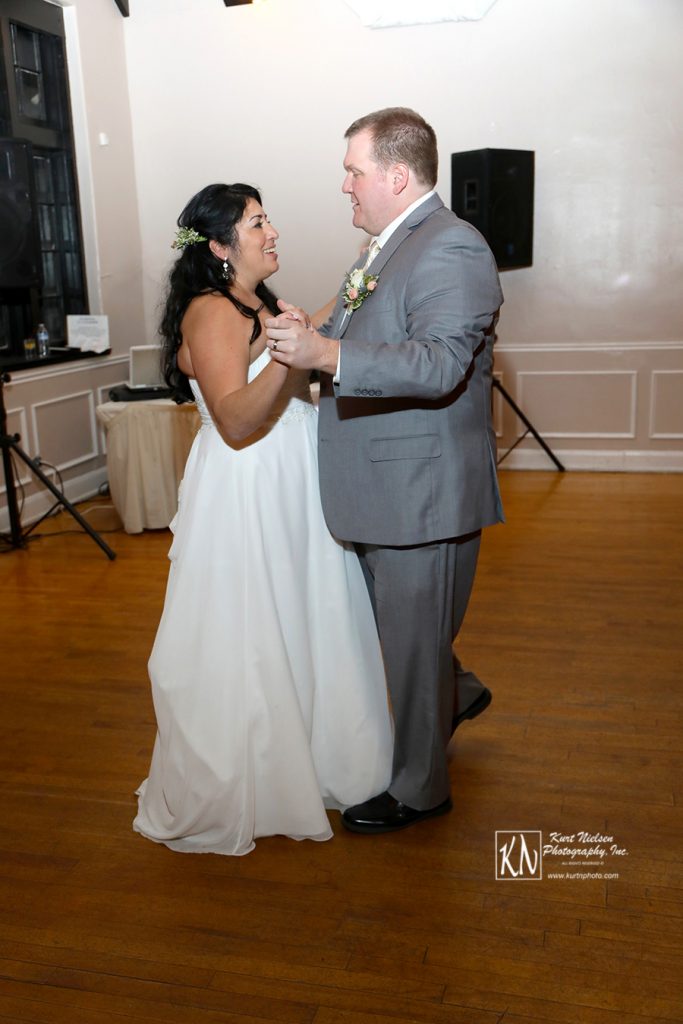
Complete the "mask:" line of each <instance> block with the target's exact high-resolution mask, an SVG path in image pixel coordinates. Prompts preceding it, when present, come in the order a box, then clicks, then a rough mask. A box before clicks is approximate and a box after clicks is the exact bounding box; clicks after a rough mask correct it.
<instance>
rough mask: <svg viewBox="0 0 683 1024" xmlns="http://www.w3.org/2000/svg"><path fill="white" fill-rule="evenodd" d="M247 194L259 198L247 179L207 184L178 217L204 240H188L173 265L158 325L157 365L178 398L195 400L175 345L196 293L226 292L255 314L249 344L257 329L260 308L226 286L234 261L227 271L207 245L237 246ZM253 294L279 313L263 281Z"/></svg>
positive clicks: (247, 313) (182, 225) (241, 308)
mask: <svg viewBox="0 0 683 1024" xmlns="http://www.w3.org/2000/svg"><path fill="white" fill-rule="evenodd" d="M250 199H255V200H256V201H257V203H260V202H261V195H260V193H259V191H258V189H255V188H253V187H252V186H251V185H242V184H239V183H238V184H236V185H207V186H206V188H203V189H202V190H201V192H198V193H197V194H196V195H195V196H193V197H192V199H190V201H189V203H188V204H187V205H186V207H185V209H184V210H183V212H182V213H181V214H180V216H179V217H178V227H180V228H194V230H195V231H196V232H197V233H198V234H200V235H203V236H204V238H205V239H206V241H203V242H195V243H194V245H188V246H187V247H186V248H185V249H183V251H182V252H181V254H180V256H179V257H178V259H177V260H176V262H175V264H174V265H173V267H172V268H171V272H170V274H169V281H168V293H167V296H166V303H165V306H164V312H163V315H162V317H161V323H160V325H159V334H160V335H161V369H162V373H163V377H164V380H165V381H166V384H167V385H168V387H169V388H170V389H171V391H172V393H173V397H174V398H175V400H176V402H187V401H193V395H192V391H191V390H190V385H189V382H188V379H187V377H186V375H185V374H184V373H183V372H182V370H180V369H179V368H178V349H179V348H180V345H181V342H182V340H183V336H182V332H181V330H180V325H181V323H182V319H183V317H184V316H185V313H186V311H187V307H188V306H189V305H190V303H191V302H192V300H193V299H194V298H196V297H197V296H198V295H203V294H206V293H207V292H217V293H219V294H220V295H224V296H225V298H226V299H228V301H229V302H232V304H233V306H235V308H236V309H238V310H239V311H240V313H241V314H242V316H245V317H248V318H249V319H251V320H253V322H254V327H253V330H252V333H251V338H250V344H251V343H252V342H254V341H256V339H257V338H258V337H259V335H260V334H261V321H260V320H259V318H258V310H256V309H252V308H251V306H247V305H245V304H244V303H243V302H240V300H239V299H237V298H235V296H234V295H233V294H232V292H231V291H230V287H231V285H232V283H233V281H234V269H233V267H232V266H231V265H230V263H228V265H227V277H225V276H224V274H223V261H222V260H219V259H218V257H217V256H214V254H213V253H212V252H211V250H210V248H209V242H210V241H211V240H214V241H216V242H219V243H220V244H221V245H229V246H230V248H231V249H234V250H235V251H239V247H238V245H237V225H238V224H239V222H240V221H241V219H242V217H243V215H244V211H245V209H246V206H247V203H248V201H249V200H250ZM256 295H257V296H258V298H259V299H260V300H261V302H263V303H264V304H265V306H266V308H267V309H268V310H270V312H271V313H274V314H275V315H277V313H278V308H277V298H276V296H275V295H274V294H273V292H271V290H270V289H269V288H267V287H266V286H265V284H263V282H261V284H260V285H259V286H258V288H257V289H256Z"/></svg>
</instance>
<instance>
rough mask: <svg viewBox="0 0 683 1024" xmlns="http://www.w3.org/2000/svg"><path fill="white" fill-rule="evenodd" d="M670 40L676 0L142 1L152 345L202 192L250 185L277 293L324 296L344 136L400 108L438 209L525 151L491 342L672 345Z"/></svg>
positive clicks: (677, 262)
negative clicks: (520, 251)
mask: <svg viewBox="0 0 683 1024" xmlns="http://www.w3.org/2000/svg"><path fill="white" fill-rule="evenodd" d="M112 6H113V3H112ZM682 28H683V4H681V3H680V2H678V0H599V2H596V0H552V2H550V3H549V2H548V0H498V2H497V4H495V5H494V7H493V8H492V9H491V11H490V12H489V14H488V15H487V17H486V18H484V19H483V20H482V21H480V22H473V23H445V24H440V25H425V26H416V27H410V28H394V29H380V30H372V29H367V28H364V27H363V26H362V25H361V23H360V21H359V20H358V18H357V17H356V16H355V14H354V13H353V12H352V11H351V9H350V8H349V7H348V6H347V5H346V4H345V3H344V2H343V0H266V2H265V3H261V4H258V5H254V6H243V7H235V8H226V7H225V6H224V5H223V3H222V2H221V0H132V2H131V17H130V18H129V19H126V21H125V23H124V32H125V40H126V51H127V58H128V83H129V90H130V96H131V107H132V120H133V133H134V148H135V162H136V168H137V187H138V202H139V208H140V220H141V234H142V240H143V266H144V296H145V318H146V322H147V329H148V333H150V332H152V331H153V330H154V327H155V324H156V317H157V306H158V301H159V296H160V288H161V281H162V278H163V276H164V274H165V271H166V269H167V267H168V263H169V259H170V257H171V252H170V249H169V246H170V242H171V240H172V238H173V234H174V226H175V218H176V216H177V215H178V213H179V212H180V209H181V208H182V206H183V204H184V202H185V201H186V200H187V199H188V198H189V197H190V195H192V194H193V193H194V192H195V191H196V190H197V189H199V188H200V187H201V186H203V185H204V184H207V183H208V182H210V181H220V180H223V181H234V180H246V181H249V182H252V183H254V184H257V185H259V186H260V187H261V188H262V190H263V192H264V202H265V206H266V209H267V210H268V212H269V214H270V215H271V219H272V220H273V222H274V223H275V225H276V226H277V227H278V229H279V230H280V232H281V241H280V246H279V248H280V251H281V267H282V270H281V271H280V273H279V274H278V276H277V278H275V279H274V280H273V281H272V282H271V284H273V286H274V288H275V290H276V291H278V292H279V293H280V294H282V295H284V296H286V297H287V298H291V299H293V300H295V301H297V302H300V303H303V304H304V305H307V306H309V307H312V306H315V305H316V304H319V303H321V302H322V301H324V300H325V299H326V298H328V297H329V296H330V295H331V294H332V292H333V291H335V290H336V288H337V286H338V283H339V281H340V278H341V275H342V273H343V271H344V269H345V267H346V265H347V264H348V263H349V262H350V261H351V259H352V258H353V256H354V253H355V250H356V247H357V245H358V244H359V241H360V237H359V235H358V233H357V232H355V231H354V230H353V228H352V227H351V226H350V210H349V203H348V200H347V199H346V197H344V196H342V195H341V193H340V191H339V186H340V184H341V177H342V175H341V162H342V158H343V153H344V142H343V137H342V136H343V132H344V129H345V128H346V127H347V125H348V124H349V123H350V121H351V120H353V119H354V118H355V117H357V116H359V115H361V114H364V113H367V112H368V111H370V110H373V109H376V108H378V107H382V106H386V105H398V104H401V105H408V106H412V107H414V108H415V109H417V110H418V111H420V112H421V113H422V114H423V115H424V116H425V117H426V118H427V119H428V120H429V121H430V122H431V123H432V125H433V126H434V128H435V129H436V131H437V135H438V137H439V142H440V155H441V176H440V181H439V187H440V191H441V194H442V197H443V198H444V200H445V201H446V203H447V204H448V203H449V197H450V167H449V164H450V160H449V158H450V154H451V153H452V152H458V151H460V150H467V149H480V148H484V147H499V148H519V149H533V150H535V152H536V213H535V232H534V243H535V260H534V266H533V268H530V269H525V270H518V271H508V272H507V273H505V274H504V275H503V287H504V291H505V296H506V303H505V306H504V309H503V315H502V318H501V323H500V331H499V334H500V341H501V345H505V344H506V343H511V344H516V343H523V344H530V345H534V344H536V343H539V344H551V345H552V344H554V343H571V344H573V345H578V346H580V345H582V344H589V343H593V342H601V343H602V342H610V341H612V342H617V343H622V342H641V341H643V342H646V343H647V342H649V341H659V342H662V341H676V342H680V341H681V340H682V339H683V316H682V314H681V304H680V299H679V297H678V293H679V291H680V277H681V273H680V271H681V262H682V259H681V241H680V240H681V228H682V227H683V224H682V221H683V213H682V208H683V184H682V183H683V146H682V145H681V84H682V82H683V70H682V64H681V60H680V39H681V29H682Z"/></svg>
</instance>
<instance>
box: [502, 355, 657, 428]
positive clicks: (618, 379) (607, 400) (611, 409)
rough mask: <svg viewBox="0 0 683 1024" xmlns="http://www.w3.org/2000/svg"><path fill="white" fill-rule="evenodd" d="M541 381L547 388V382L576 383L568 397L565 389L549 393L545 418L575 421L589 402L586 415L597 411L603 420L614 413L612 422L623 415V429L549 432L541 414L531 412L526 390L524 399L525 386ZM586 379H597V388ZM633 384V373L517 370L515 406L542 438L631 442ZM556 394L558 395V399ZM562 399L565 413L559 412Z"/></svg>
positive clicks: (634, 404) (622, 371) (583, 412)
mask: <svg viewBox="0 0 683 1024" xmlns="http://www.w3.org/2000/svg"><path fill="white" fill-rule="evenodd" d="M541 378H545V379H546V382H547V383H548V384H550V382H551V381H552V382H557V381H560V380H565V381H567V379H568V378H572V379H573V380H574V381H576V386H575V387H574V388H573V389H572V393H571V394H569V393H567V388H566V387H563V388H554V389H553V394H552V395H551V396H550V397H549V401H548V405H547V407H546V409H545V413H546V415H551V416H553V415H554V416H560V417H561V416H562V415H563V413H564V415H565V417H567V418H569V419H572V418H574V419H576V420H577V421H578V420H579V419H580V417H581V416H582V415H585V414H586V411H587V410H586V406H587V403H589V402H590V406H591V408H590V409H589V410H588V411H589V412H593V410H594V409H596V408H598V409H599V410H600V412H601V413H602V415H603V416H604V414H605V413H607V414H608V415H610V414H612V413H614V415H615V418H617V417H619V416H621V415H623V414H624V413H626V416H627V418H628V425H625V426H624V427H623V428H622V429H614V430H597V429H593V430H579V429H575V430H553V429H552V427H551V425H550V424H548V423H544V420H543V415H542V413H541V414H540V415H539V414H538V412H535V411H534V403H533V399H532V400H531V401H529V400H528V399H527V395H528V393H529V392H530V391H531V388H530V387H528V388H527V395H525V387H524V386H525V384H529V383H530V382H532V381H539V380H540V379H541ZM588 378H592V379H594V378H599V379H600V384H599V387H595V386H594V385H595V383H596V382H595V381H594V380H591V382H590V383H589V382H588ZM637 380H638V378H637V374H636V373H635V371H634V370H521V371H520V372H519V373H518V374H517V394H518V396H519V401H518V404H519V406H520V408H521V409H523V411H524V412H525V413H526V415H527V416H528V417H529V419H530V420H531V421H532V423H533V424H534V427H535V428H536V430H538V432H539V434H542V435H543V436H544V437H552V438H562V437H565V438H592V439H594V440H605V439H606V438H629V439H631V438H634V437H635V436H636V432H635V425H636V402H637ZM608 381H611V382H612V383H613V384H614V385H615V386H614V387H613V388H612V394H611V395H610V394H608V393H607V392H608V390H609V384H608ZM582 384H583V386H582ZM591 385H593V386H591ZM622 385H623V390H624V394H623V396H619V395H618V393H617V392H618V390H619V389H620V388H621V387H622ZM558 391H560V392H561V393H560V394H559V395H558ZM565 395H566V403H565V405H566V409H563V407H562V399H563V398H564V397H565ZM620 399H621V402H623V403H625V405H624V408H621V409H620V408H619V407H618V403H619V400H620ZM538 405H539V400H538V392H537V401H536V406H537V407H538ZM523 433H524V431H523V429H519V432H518V436H521V435H522V434H523Z"/></svg>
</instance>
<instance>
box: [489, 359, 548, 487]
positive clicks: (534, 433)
mask: <svg viewBox="0 0 683 1024" xmlns="http://www.w3.org/2000/svg"><path fill="white" fill-rule="evenodd" d="M493 386H494V388H496V389H497V390H498V391H500V393H501V395H502V396H503V398H504V399H505V401H506V402H507V403H508V405H509V406H510V408H511V409H512V410H513V411H514V412H515V413H516V414H517V416H519V418H520V420H521V421H522V423H523V424H524V426H525V427H526V430H525V431H524V433H523V434H522V435H521V437H518V438H517V440H516V441H515V443H514V444H513V445H511V447H510V448H508V450H507V451H506V452H505V453H504V454H503V455H501V457H500V458H499V459H498V465H499V466H500V464H501V462H502V461H503V459H506V458H507V457H508V455H509V454H510V452H511V451H514V449H515V448H516V447H517V445H518V444H520V442H522V441H523V440H524V438H525V437H526V436H527V434H531V435H532V437H535V438H536V440H537V441H538V443H539V444H540V446H541V448H542V449H543V451H544V452H545V453H546V455H548V456H549V457H550V458H551V459H552V460H553V462H554V463H555V465H556V466H557V468H558V470H559V471H560V473H564V471H565V470H564V466H563V465H562V463H561V462H560V460H559V459H558V458H557V456H556V455H555V453H554V452H553V451H552V450H551V449H550V447H549V446H548V445H547V444H546V442H545V441H544V440H543V438H542V437H541V435H540V434H539V433H538V431H537V430H536V429H535V428H534V427H533V425H532V424H531V422H530V421H529V420H528V419H527V418H526V416H525V415H524V413H523V412H522V410H521V409H520V408H519V406H518V405H517V404H516V402H514V401H513V399H512V398H511V397H510V395H509V394H508V393H507V391H506V390H505V388H504V387H503V385H502V384H501V383H500V381H499V380H497V379H496V378H495V377H494V378H493Z"/></svg>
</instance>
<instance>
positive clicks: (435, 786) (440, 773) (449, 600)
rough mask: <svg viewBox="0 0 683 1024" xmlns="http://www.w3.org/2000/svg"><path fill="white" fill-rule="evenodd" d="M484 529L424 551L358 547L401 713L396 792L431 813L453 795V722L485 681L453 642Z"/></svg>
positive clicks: (424, 546) (392, 786) (396, 713)
mask: <svg viewBox="0 0 683 1024" xmlns="http://www.w3.org/2000/svg"><path fill="white" fill-rule="evenodd" d="M480 541H481V531H477V532H476V533H472V534H468V535H467V536H465V537H456V538H454V539H451V540H446V541H439V542H434V543H430V544H422V545H419V546H416V547H400V548H391V547H381V546H377V545H373V544H357V545H356V550H357V552H358V556H359V558H360V561H361V565H362V567H363V572H364V575H365V581H366V583H367V585H368V590H369V592H370V599H371V601H372V606H373V609H374V612H375V619H376V621H377V629H378V632H379V637H380V641H381V644H382V653H383V656H384V666H385V670H386V675H387V685H388V688H389V697H390V700H391V706H392V713H393V716H394V729H395V743H394V766H393V776H392V780H391V784H390V786H389V792H390V793H391V795H392V796H393V797H395V799H396V800H400V801H401V803H404V804H407V805H408V806H409V807H413V808H414V809H415V810H427V809H428V808H431V807H435V806H436V805H437V804H439V803H441V802H442V801H443V800H445V799H446V798H447V797H448V795H449V792H450V781H449V777H448V760H447V756H446V747H447V746H448V741H449V739H450V737H451V732H452V720H453V715H454V713H457V712H458V709H460V710H463V709H465V708H467V707H469V705H470V704H472V702H473V701H474V700H476V698H477V697H478V696H479V694H480V693H481V692H482V690H483V686H482V684H481V683H480V682H479V680H478V679H477V677H476V676H475V675H473V673H471V672H465V671H463V669H462V667H461V666H460V663H459V661H458V660H457V658H454V655H453V640H454V639H455V637H456V636H457V634H458V631H459V629H460V626H461V625H462V621H463V619H464V617H465V611H466V610H467V603H468V601H469V598H470V593H471V591H472V584H473V583H474V574H475V571H476V567H477V557H478V555H479V545H480Z"/></svg>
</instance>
